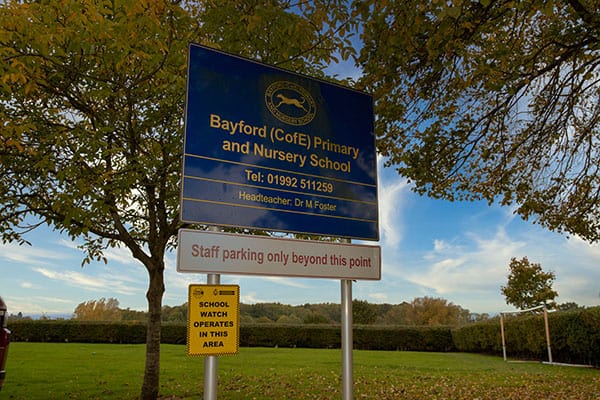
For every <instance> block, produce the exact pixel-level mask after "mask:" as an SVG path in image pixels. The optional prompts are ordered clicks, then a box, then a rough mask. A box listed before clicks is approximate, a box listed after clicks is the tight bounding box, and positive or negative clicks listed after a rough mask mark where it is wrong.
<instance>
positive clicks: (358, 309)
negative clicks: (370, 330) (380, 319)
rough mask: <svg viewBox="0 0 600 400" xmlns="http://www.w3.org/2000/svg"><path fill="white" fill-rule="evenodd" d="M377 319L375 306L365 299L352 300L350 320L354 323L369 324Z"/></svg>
mask: <svg viewBox="0 0 600 400" xmlns="http://www.w3.org/2000/svg"><path fill="white" fill-rule="evenodd" d="M376 320H377V306H376V305H375V304H370V303H369V302H367V301H366V300H353V301H352V322H353V323H355V324H362V325H371V324H373V323H374V322H375V321H376Z"/></svg>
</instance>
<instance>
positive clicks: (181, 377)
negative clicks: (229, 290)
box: [0, 342, 600, 400]
mask: <svg viewBox="0 0 600 400" xmlns="http://www.w3.org/2000/svg"><path fill="white" fill-rule="evenodd" d="M144 349H145V348H144V346H143V345H116V344H114V345H107V344H81V343H65V344H57V343H19V342H17V343H11V345H10V350H9V354H8V362H7V366H6V371H7V374H6V380H5V383H4V388H3V389H2V391H0V399H2V400H4V399H28V400H33V399H86V400H87V399H136V398H137V397H138V394H139V392H140V387H141V382H142V377H143V368H144ZM161 358H162V361H161V388H160V393H161V397H162V398H164V399H201V398H202V389H203V385H202V379H203V374H204V372H203V370H204V361H203V358H201V357H188V356H187V355H186V351H185V346H181V345H163V346H162V356H161ZM340 374H341V351H340V350H322V349H287V348H241V349H240V353H239V354H238V355H234V356H223V357H219V386H218V388H219V389H218V390H219V392H218V398H219V399H244V400H247V399H270V400H279V399H340V398H341V380H340ZM354 398H355V399H377V400H380V399H420V400H429V399H453V400H457V399H470V400H475V399H479V400H486V399H502V400H505V399H515V400H516V399H518V400H525V399H533V400H549V399H557V400H559V399H560V400H565V399H577V400H588V399H589V400H599V399H600V370H597V369H588V368H574V367H563V366H552V365H544V364H541V363H510V362H509V363H506V362H504V361H503V360H502V358H499V357H489V356H482V355H474V354H462V353H417V352H384V351H362V350H361V351H355V352H354Z"/></svg>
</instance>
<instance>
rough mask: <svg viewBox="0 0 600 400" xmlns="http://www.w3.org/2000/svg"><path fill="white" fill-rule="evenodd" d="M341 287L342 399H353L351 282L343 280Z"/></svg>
mask: <svg viewBox="0 0 600 400" xmlns="http://www.w3.org/2000/svg"><path fill="white" fill-rule="evenodd" d="M340 282H341V286H342V399H343V400H352V399H353V398H354V377H353V375H354V374H353V369H354V368H353V363H354V360H353V358H352V280H350V279H343V280H341V281H340Z"/></svg>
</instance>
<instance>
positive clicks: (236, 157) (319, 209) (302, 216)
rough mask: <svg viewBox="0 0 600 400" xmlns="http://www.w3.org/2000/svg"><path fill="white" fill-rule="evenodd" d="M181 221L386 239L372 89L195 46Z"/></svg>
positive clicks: (191, 66)
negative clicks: (380, 222)
mask: <svg viewBox="0 0 600 400" xmlns="http://www.w3.org/2000/svg"><path fill="white" fill-rule="evenodd" d="M188 68H189V70H188V92H187V106H186V130H185V143H184V160H183V163H184V166H183V182H182V200H181V201H182V204H181V220H182V221H183V222H190V223H201V224H209V225H225V226H235V227H249V228H258V229H266V230H272V231H283V232H300V233H307V234H315V235H327V236H339V237H348V238H358V239H367V240H378V238H379V229H378V207H377V167H376V163H377V160H376V154H375V135H374V127H373V124H374V118H373V99H372V97H371V96H369V95H367V94H365V93H362V92H358V91H354V90H351V89H348V88H344V87H342V86H339V85H335V84H331V83H327V82H324V81H320V80H315V79H311V78H308V77H306V76H302V75H298V74H294V73H291V72H288V71H284V70H281V69H278V68H275V67H271V66H268V65H264V64H261V63H258V62H253V61H250V60H247V59H243V58H240V57H236V56H232V55H229V54H225V53H222V52H219V51H215V50H212V49H208V48H206V47H202V46H199V45H191V46H190V54H189V66H188Z"/></svg>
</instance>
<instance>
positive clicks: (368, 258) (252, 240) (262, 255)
mask: <svg viewBox="0 0 600 400" xmlns="http://www.w3.org/2000/svg"><path fill="white" fill-rule="evenodd" d="M177 270H178V271H179V272H192V273H204V272H206V273H215V274H248V275H268V276H295V277H308V278H335V279H357V280H379V279H381V248H380V247H379V246H370V245H357V244H349V243H333V242H323V241H312V240H311V241H307V240H295V239H282V238H272V237H265V236H256V235H238V234H228V233H217V232H207V231H198V230H191V229H180V230H179V238H178V246H177Z"/></svg>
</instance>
